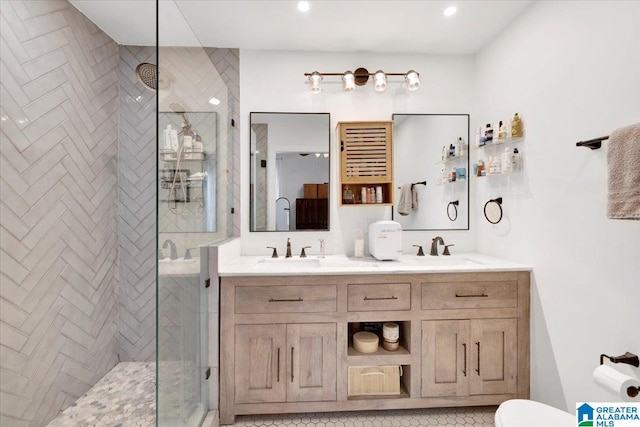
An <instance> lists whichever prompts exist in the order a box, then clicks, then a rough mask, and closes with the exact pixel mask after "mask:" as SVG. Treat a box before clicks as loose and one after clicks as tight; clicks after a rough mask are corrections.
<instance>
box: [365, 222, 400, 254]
mask: <svg viewBox="0 0 640 427" xmlns="http://www.w3.org/2000/svg"><path fill="white" fill-rule="evenodd" d="M369 253H370V254H371V256H372V257H374V258H375V259H379V260H381V261H391V260H394V259H398V257H399V256H400V254H401V253H402V226H401V225H400V224H399V223H397V222H395V221H376V222H372V223H371V224H369Z"/></svg>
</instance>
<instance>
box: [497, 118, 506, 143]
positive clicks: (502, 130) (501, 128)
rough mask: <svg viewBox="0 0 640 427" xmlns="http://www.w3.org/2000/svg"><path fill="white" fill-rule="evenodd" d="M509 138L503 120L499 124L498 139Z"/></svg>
mask: <svg viewBox="0 0 640 427" xmlns="http://www.w3.org/2000/svg"><path fill="white" fill-rule="evenodd" d="M506 138H507V127H506V126H505V125H504V123H502V120H500V123H499V124H498V139H506Z"/></svg>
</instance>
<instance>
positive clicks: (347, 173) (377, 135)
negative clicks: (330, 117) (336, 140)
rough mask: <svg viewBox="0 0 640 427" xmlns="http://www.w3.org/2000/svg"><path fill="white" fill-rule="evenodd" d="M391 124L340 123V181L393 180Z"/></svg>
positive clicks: (353, 182)
mask: <svg viewBox="0 0 640 427" xmlns="http://www.w3.org/2000/svg"><path fill="white" fill-rule="evenodd" d="M392 129H393V128H392V126H391V122H359V123H355V122H354V123H340V124H339V137H340V181H341V182H342V183H343V184H355V183H374V182H391V181H393V170H392V168H393V158H392V152H393V150H392V143H391V141H392V132H393V131H392Z"/></svg>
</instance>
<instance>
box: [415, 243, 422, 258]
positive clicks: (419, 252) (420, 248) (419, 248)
mask: <svg viewBox="0 0 640 427" xmlns="http://www.w3.org/2000/svg"><path fill="white" fill-rule="evenodd" d="M413 247H414V248H418V253H417V254H416V255H417V256H424V251H423V250H422V246H420V245H413Z"/></svg>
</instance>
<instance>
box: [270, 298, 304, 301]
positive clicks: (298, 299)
mask: <svg viewBox="0 0 640 427" xmlns="http://www.w3.org/2000/svg"><path fill="white" fill-rule="evenodd" d="M302 301H304V300H303V299H302V298H296V299H273V298H269V302H302Z"/></svg>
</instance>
